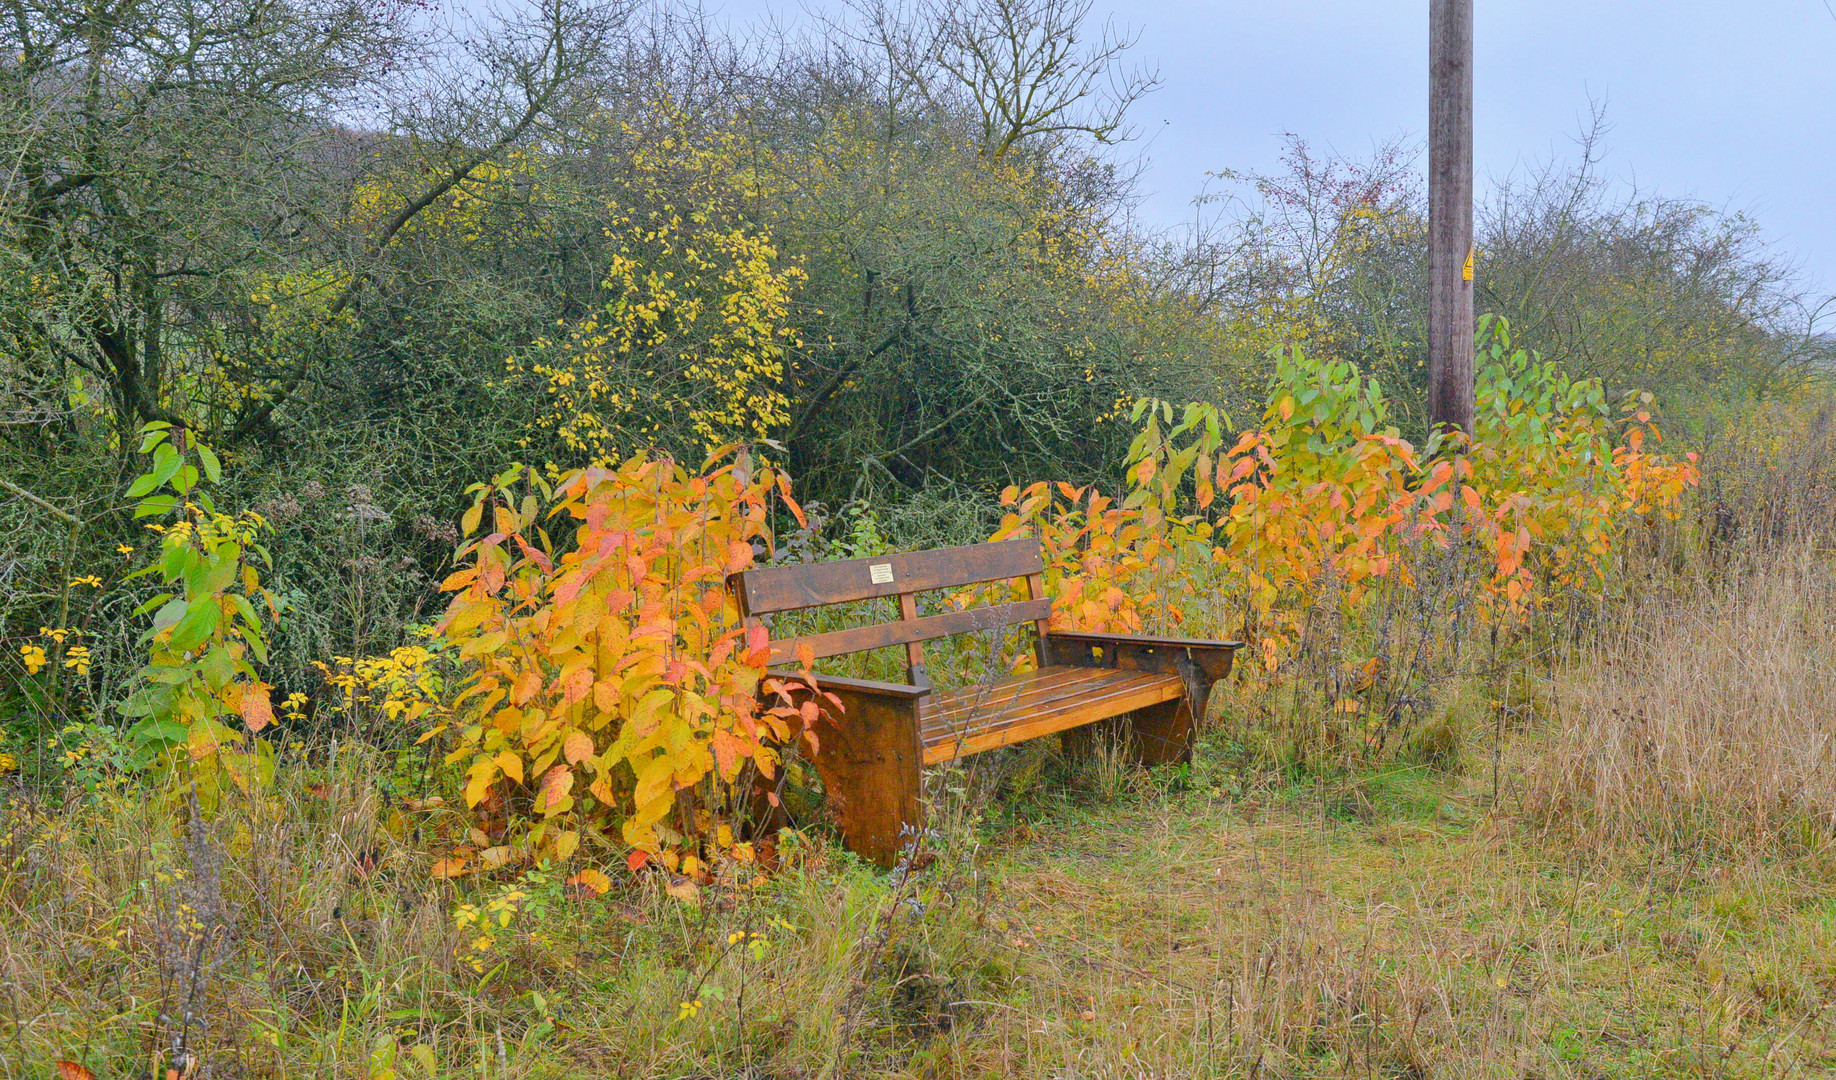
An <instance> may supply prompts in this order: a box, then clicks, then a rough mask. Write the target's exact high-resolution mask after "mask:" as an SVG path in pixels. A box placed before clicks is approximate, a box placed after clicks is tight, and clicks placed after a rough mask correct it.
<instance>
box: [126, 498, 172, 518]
mask: <svg viewBox="0 0 1836 1080" xmlns="http://www.w3.org/2000/svg"><path fill="white" fill-rule="evenodd" d="M176 509H178V496H176V495H149V496H147V497H146V498H144V499H142V500H140V505H139V506H137V507H135V508H134V516H135V517H136V518H143V517H153V516H155V515H158V514H170V513H171V512H172V511H174V510H176Z"/></svg>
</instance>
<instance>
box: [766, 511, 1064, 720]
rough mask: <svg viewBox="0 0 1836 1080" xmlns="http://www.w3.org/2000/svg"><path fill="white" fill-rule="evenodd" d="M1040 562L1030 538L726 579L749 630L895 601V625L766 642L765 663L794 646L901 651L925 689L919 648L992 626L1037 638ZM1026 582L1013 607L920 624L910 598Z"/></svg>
mask: <svg viewBox="0 0 1836 1080" xmlns="http://www.w3.org/2000/svg"><path fill="white" fill-rule="evenodd" d="M1044 570H1045V561H1044V558H1043V557H1042V555H1041V553H1040V549H1039V541H1038V540H1036V539H1032V538H1027V539H1021V540H1003V541H1001V542H999V543H993V544H974V545H971V546H969V547H957V548H938V549H936V550H934V551H906V552H900V553H899V554H896V555H880V556H875V557H873V558H869V559H842V560H839V561H836V562H823V563H806V564H804V565H800V566H771V567H764V568H761V569H758V570H746V571H742V572H741V573H738V574H735V575H734V576H733V589H734V592H735V594H737V596H738V597H739V602H740V607H741V609H742V611H743V612H744V614H745V616H746V621H747V623H748V624H749V625H751V624H755V623H756V622H757V621H758V618H759V616H762V615H773V614H776V613H778V612H783V611H800V610H802V609H804V608H813V607H825V606H827V605H829V604H846V603H851V602H853V601H856V600H871V599H874V598H875V597H881V596H896V597H898V598H899V620H898V621H897V622H887V623H878V624H874V625H869V626H857V627H854V628H852V629H849V630H833V631H830V632H828V633H823V634H810V635H807V636H804V637H800V638H785V639H781V640H773V641H772V643H771V660H772V663H774V664H775V663H784V662H787V661H792V660H795V659H796V658H797V655H798V647H799V646H808V647H809V651H810V654H811V655H812V656H813V657H816V658H821V657H825V656H841V655H843V654H845V653H853V652H862V651H865V650H867V649H879V648H884V647H885V646H888V645H904V646H905V648H906V664H907V666H908V667H909V668H910V677H911V681H912V682H913V683H914V684H916V685H920V686H924V685H928V679H927V676H926V674H925V670H924V651H923V648H922V646H921V643H922V642H926V641H930V640H932V639H933V638H940V637H946V636H948V635H950V634H962V633H967V632H969V631H972V630H987V629H992V628H994V627H997V626H1016V625H1019V624H1020V623H1027V622H1030V623H1034V624H1035V625H1036V626H1037V627H1038V630H1039V633H1040V634H1042V635H1043V634H1044V633H1045V630H1046V620H1048V619H1049V618H1051V615H1052V601H1051V600H1050V599H1049V598H1048V597H1047V596H1046V595H1045V587H1044V581H1043V578H1042V577H1041V575H1042V574H1043V572H1044ZM1014 578H1025V579H1026V582H1027V596H1028V599H1026V600H1022V601H1018V602H1016V603H1007V604H990V605H988V606H987V607H979V608H969V609H967V610H964V611H950V612H945V613H943V614H941V615H928V616H925V617H923V618H920V617H919V615H918V605H917V603H916V602H915V601H914V600H913V594H914V593H921V592H925V591H928V590H930V589H954V588H960V587H962V586H965V585H977V584H981V583H982V582H985V581H1003V580H1012V579H1014Z"/></svg>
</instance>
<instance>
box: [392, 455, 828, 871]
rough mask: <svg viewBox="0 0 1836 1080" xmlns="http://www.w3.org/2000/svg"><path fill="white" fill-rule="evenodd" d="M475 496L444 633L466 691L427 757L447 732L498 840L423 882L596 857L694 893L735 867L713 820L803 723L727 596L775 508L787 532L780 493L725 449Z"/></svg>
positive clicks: (521, 474) (775, 483) (779, 484)
mask: <svg viewBox="0 0 1836 1080" xmlns="http://www.w3.org/2000/svg"><path fill="white" fill-rule="evenodd" d="M723 461H724V464H722V463H721V462H723ZM474 494H475V497H476V501H475V502H474V503H473V505H472V508H471V509H470V510H469V511H467V513H466V515H465V520H464V531H465V534H466V535H467V536H468V537H472V539H469V540H467V541H466V542H465V543H464V545H463V546H462V547H461V549H460V553H459V556H460V559H461V560H462V562H463V563H464V564H465V565H464V568H463V569H461V570H460V571H458V572H457V573H455V574H453V575H452V576H451V577H449V578H447V579H446V582H445V583H444V588H445V589H446V590H447V591H450V592H452V593H453V594H454V595H453V598H452V601H451V604H450V606H449V607H448V608H447V611H446V614H445V615H444V617H443V618H442V619H441V621H440V623H439V631H440V633H441V634H442V635H443V637H444V638H445V639H446V641H447V642H449V643H450V644H451V645H452V646H453V647H454V648H455V649H456V652H457V655H458V657H459V658H460V660H461V661H462V662H463V663H464V664H465V665H466V673H465V675H464V676H463V677H462V680H461V686H460V688H459V691H458V693H457V694H456V698H455V704H454V711H453V716H452V719H451V720H450V726H449V725H448V724H442V725H439V726H436V727H435V728H433V729H431V730H430V731H429V732H428V733H427V734H426V735H425V736H424V738H433V737H436V736H439V735H441V734H443V733H446V732H449V731H450V733H451V735H452V736H453V737H454V739H455V741H456V745H455V746H454V747H453V749H452V750H451V751H450V753H449V754H448V756H447V762H448V764H451V765H459V766H462V767H463V769H464V771H465V782H464V796H465V802H466V805H467V806H468V807H471V808H472V809H473V810H474V812H475V813H477V814H478V815H479V816H480V818H481V819H485V820H486V821H487V822H488V821H490V820H491V819H495V821H496V824H497V826H498V827H495V828H481V829H478V830H475V831H474V833H473V837H474V842H473V843H469V844H465V845H462V846H460V847H459V848H457V849H456V850H455V851H453V852H452V853H451V855H450V856H449V857H448V858H447V859H445V860H443V861H442V863H441V864H440V866H439V867H438V868H437V872H438V873H441V874H445V875H449V876H450V875H455V874H461V873H468V872H471V871H472V870H475V869H479V868H491V867H496V866H504V865H508V864H511V863H522V862H527V861H532V860H538V861H539V860H549V859H566V858H568V857H569V856H571V855H573V854H574V853H575V852H576V851H577V850H583V849H592V848H599V849H607V848H611V849H616V850H618V851H621V852H623V851H629V852H630V862H631V864H632V865H633V866H634V867H635V866H637V865H640V864H641V863H642V862H643V861H644V860H645V859H646V858H648V857H649V856H651V855H657V856H660V857H661V858H662V861H664V862H666V863H667V864H669V866H670V868H671V869H672V870H673V869H678V868H681V869H683V870H684V872H691V873H692V872H693V871H694V870H695V869H696V868H697V866H698V861H699V860H702V859H704V858H706V857H709V856H710V855H712V854H714V853H715V852H713V851H712V850H711V847H716V846H718V847H724V848H725V849H726V851H725V853H726V854H729V855H733V856H737V857H739V858H740V859H741V860H742V861H743V860H744V859H745V858H747V857H748V856H749V855H750V852H749V850H748V849H746V848H745V847H744V846H743V845H737V844H735V843H734V842H733V837H732V834H731V830H730V829H725V828H722V827H721V826H720V824H719V822H718V821H717V820H716V819H717V818H720V817H721V816H722V814H723V811H724V810H726V809H728V808H729V806H730V801H731V799H732V788H733V785H735V784H736V783H737V782H738V781H739V780H740V778H741V774H742V772H743V771H744V770H745V769H747V768H748V767H751V768H753V769H756V770H758V772H760V773H762V774H763V775H764V776H766V777H770V776H771V775H773V773H774V771H775V770H776V768H777V765H778V753H779V751H778V750H777V749H776V746H778V745H781V744H783V743H784V742H786V741H788V740H790V739H791V738H792V737H793V727H797V726H801V725H796V724H794V723H793V720H794V719H813V717H798V716H797V715H796V714H797V713H798V711H799V710H802V711H805V712H807V711H809V710H813V709H814V708H815V706H814V705H813V704H811V703H809V702H807V701H805V702H804V703H803V704H802V705H800V706H798V707H797V708H793V707H792V706H790V705H789V704H788V703H786V702H785V700H784V699H782V698H780V697H778V696H777V695H776V694H775V691H777V690H778V689H780V687H779V686H778V681H777V680H775V679H771V678H768V677H767V675H766V658H767V654H768V650H767V649H766V635H765V631H764V630H763V629H762V628H756V627H755V628H750V629H748V628H746V627H744V626H742V625H741V621H740V612H739V610H738V608H737V606H736V604H735V601H734V599H733V596H732V594H731V592H730V590H728V588H727V587H726V580H727V577H728V575H730V574H732V573H734V572H736V571H739V570H743V569H745V568H746V567H748V566H750V565H752V562H753V559H754V557H755V553H756V551H757V550H758V549H759V547H762V546H763V545H765V544H766V543H767V542H768V541H769V526H768V517H769V514H770V512H771V509H772V505H771V504H772V502H773V501H774V500H777V501H778V502H780V503H781V504H782V505H783V506H784V507H785V508H786V510H787V511H788V512H789V513H791V514H794V515H799V516H800V515H801V510H800V509H799V508H798V507H797V505H796V503H795V502H794V501H793V500H792V499H791V497H790V486H789V482H788V480H787V479H786V478H785V476H784V474H783V473H782V472H780V471H778V470H775V469H772V468H770V467H766V466H762V465H760V464H759V463H758V462H757V461H755V460H754V459H753V458H751V457H750V456H749V455H747V454H746V453H744V452H735V451H734V450H733V448H731V447H729V448H724V449H722V450H720V451H717V452H716V454H715V456H714V457H712V458H710V459H709V462H708V464H707V466H705V467H704V468H703V469H702V470H701V471H700V472H691V471H689V470H687V469H685V468H684V467H683V466H681V465H680V464H678V463H676V462H674V461H671V460H669V459H666V458H662V459H660V458H652V457H649V456H646V455H643V454H639V455H636V456H633V457H631V458H628V459H626V460H625V461H623V462H622V463H620V464H619V465H617V466H616V467H602V466H594V467H591V468H586V469H582V470H578V471H575V472H570V473H566V474H564V475H560V476H558V477H555V478H554V479H553V480H552V482H551V481H550V480H549V479H546V478H544V477H543V476H541V475H539V474H537V473H535V472H533V471H532V470H529V469H525V468H521V467H514V468H512V469H510V470H508V471H507V472H505V473H503V474H501V475H500V476H498V477H497V478H495V479H494V480H493V481H492V482H491V483H489V484H481V485H477V486H476V488H475V489H474ZM487 522H488V529H489V531H487V532H485V533H484V534H483V535H475V534H477V533H478V532H479V531H480V529H481V527H482V526H484V525H485V524H486V523H487ZM557 534H558V535H557ZM761 700H763V701H764V702H766V703H767V704H766V705H762V704H761ZM772 702H776V704H771V703H772ZM767 705H769V707H767ZM506 819H508V822H511V823H515V824H516V826H517V827H514V828H505V827H503V826H504V825H505V824H506ZM524 825H526V827H523V826H524Z"/></svg>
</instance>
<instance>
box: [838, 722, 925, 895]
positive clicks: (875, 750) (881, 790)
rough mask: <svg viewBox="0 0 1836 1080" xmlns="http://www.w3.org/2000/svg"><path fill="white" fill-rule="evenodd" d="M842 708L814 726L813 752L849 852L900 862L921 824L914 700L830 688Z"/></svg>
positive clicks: (886, 863) (889, 862) (920, 758)
mask: <svg viewBox="0 0 1836 1080" xmlns="http://www.w3.org/2000/svg"><path fill="white" fill-rule="evenodd" d="M832 692H833V693H835V695H836V696H837V697H839V698H840V699H841V703H842V714H841V715H840V716H837V717H835V718H834V723H829V722H826V721H825V722H823V723H819V724H817V725H816V736H817V749H816V752H815V753H814V754H812V755H811V757H812V759H813V760H814V762H815V765H816V770H817V772H819V773H821V774H822V784H823V788H824V790H826V791H827V792H828V798H829V805H830V807H831V808H832V809H833V810H834V812H835V816H836V818H837V820H838V821H839V822H840V824H841V831H842V838H843V839H845V840H846V841H847V843H848V850H850V851H852V852H854V853H855V854H856V855H859V856H860V857H861V858H863V859H866V860H867V861H869V862H872V863H874V864H876V865H878V866H882V867H891V866H893V865H895V864H897V863H898V861H899V854H900V852H901V850H902V849H903V848H904V847H905V844H906V843H907V842H908V841H909V840H910V839H911V837H912V836H915V835H916V834H917V832H918V831H919V830H921V829H923V828H924V803H923V800H922V798H921V791H920V783H921V775H920V773H921V769H922V767H923V761H924V758H923V754H922V751H921V750H920V748H919V742H918V707H919V705H918V702H917V701H915V700H912V699H898V698H887V697H880V696H873V695H867V694H855V693H849V692H847V691H846V690H840V689H837V690H834V691H832Z"/></svg>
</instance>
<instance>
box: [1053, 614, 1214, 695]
mask: <svg viewBox="0 0 1836 1080" xmlns="http://www.w3.org/2000/svg"><path fill="white" fill-rule="evenodd" d="M1042 644H1043V645H1044V647H1045V653H1046V656H1045V660H1046V662H1048V663H1061V664H1063V663H1068V664H1074V665H1078V666H1086V665H1089V664H1091V663H1093V662H1095V658H1094V656H1093V654H1092V650H1093V649H1102V650H1103V652H1104V662H1103V663H1104V666H1106V667H1107V666H1114V665H1115V662H1116V660H1118V659H1120V660H1123V661H1125V662H1124V663H1123V664H1122V666H1123V667H1142V668H1146V669H1147V670H1151V671H1172V670H1178V665H1177V663H1175V662H1174V658H1175V657H1183V658H1187V659H1189V660H1190V667H1191V668H1195V669H1197V670H1196V671H1194V672H1193V674H1195V675H1202V676H1203V681H1204V684H1205V685H1206V686H1209V685H1210V684H1211V683H1214V682H1217V681H1218V680H1219V679H1222V678H1224V677H1225V676H1226V675H1229V674H1230V665H1231V661H1232V660H1233V659H1234V658H1235V657H1236V655H1237V650H1238V649H1241V648H1243V642H1241V641H1210V640H1206V639H1203V638H1176V637H1152V636H1149V635H1145V634H1103V633H1091V632H1087V631H1082V630H1073V631H1059V630H1053V631H1051V632H1049V633H1047V634H1046V637H1045V640H1044V642H1043V643H1042ZM1112 654H1114V655H1113V657H1112ZM1194 690H1195V693H1194V697H1195V698H1196V697H1200V696H1201V695H1200V694H1199V693H1197V688H1196V687H1195V688H1194Z"/></svg>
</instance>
